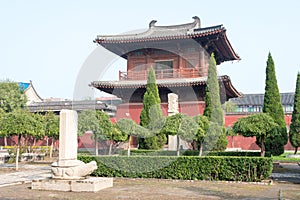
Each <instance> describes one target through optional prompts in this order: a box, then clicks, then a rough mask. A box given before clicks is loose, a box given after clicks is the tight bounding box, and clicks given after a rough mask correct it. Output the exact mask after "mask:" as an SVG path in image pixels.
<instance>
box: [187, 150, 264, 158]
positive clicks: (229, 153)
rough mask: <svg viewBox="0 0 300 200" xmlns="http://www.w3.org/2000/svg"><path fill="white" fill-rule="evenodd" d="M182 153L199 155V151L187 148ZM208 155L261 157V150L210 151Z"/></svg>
mask: <svg viewBox="0 0 300 200" xmlns="http://www.w3.org/2000/svg"><path fill="white" fill-rule="evenodd" d="M182 155H184V156H198V155H199V151H195V150H187V151H184V152H183V154H182ZM207 156H236V157H240V156H243V157H245V156H247V157H260V152H257V151H211V152H208V154H207Z"/></svg>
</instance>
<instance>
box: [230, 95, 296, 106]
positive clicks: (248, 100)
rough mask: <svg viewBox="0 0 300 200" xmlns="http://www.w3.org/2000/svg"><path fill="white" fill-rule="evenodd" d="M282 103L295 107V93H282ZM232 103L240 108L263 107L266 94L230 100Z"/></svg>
mask: <svg viewBox="0 0 300 200" xmlns="http://www.w3.org/2000/svg"><path fill="white" fill-rule="evenodd" d="M280 96H281V103H282V105H293V104H294V93H292V92H289V93H281V94H280ZM230 101H231V102H233V103H235V104H237V105H238V106H244V105H245V106H248V105H256V106H263V104H264V94H244V95H243V96H242V97H240V98H233V99H230Z"/></svg>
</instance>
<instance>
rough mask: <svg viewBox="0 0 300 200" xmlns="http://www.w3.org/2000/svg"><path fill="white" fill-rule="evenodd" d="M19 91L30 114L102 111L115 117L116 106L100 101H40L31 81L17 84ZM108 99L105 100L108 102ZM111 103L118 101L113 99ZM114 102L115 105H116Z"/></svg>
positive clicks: (53, 99)
mask: <svg viewBox="0 0 300 200" xmlns="http://www.w3.org/2000/svg"><path fill="white" fill-rule="evenodd" d="M18 84H19V86H20V89H23V90H24V91H25V95H26V97H27V103H26V104H27V107H28V109H29V111H31V112H38V113H45V112H48V111H51V112H54V113H57V114H58V113H59V112H60V111H61V110H62V109H73V110H77V111H81V110H103V111H104V112H106V113H107V114H108V115H109V116H110V117H115V114H116V106H114V105H113V104H106V103H105V102H102V101H100V100H82V101H72V100H67V99H62V98H49V99H42V98H41V97H40V96H39V95H38V93H37V92H36V90H35V88H34V87H33V84H32V81H30V82H29V83H24V82H19V83H18ZM108 100H109V99H106V101H108ZM112 101H114V102H115V101H116V102H117V101H118V100H117V99H113V100H112ZM116 102H115V104H117V103H116Z"/></svg>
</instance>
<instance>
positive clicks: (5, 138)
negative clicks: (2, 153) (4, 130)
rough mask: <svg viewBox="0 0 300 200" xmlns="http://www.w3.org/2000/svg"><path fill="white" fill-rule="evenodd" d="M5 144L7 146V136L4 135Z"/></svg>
mask: <svg viewBox="0 0 300 200" xmlns="http://www.w3.org/2000/svg"><path fill="white" fill-rule="evenodd" d="M4 146H7V137H6V136H5V137H4Z"/></svg>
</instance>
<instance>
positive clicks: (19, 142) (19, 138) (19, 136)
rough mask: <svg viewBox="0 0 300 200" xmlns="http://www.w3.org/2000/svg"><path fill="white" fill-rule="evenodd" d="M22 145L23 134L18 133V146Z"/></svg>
mask: <svg viewBox="0 0 300 200" xmlns="http://www.w3.org/2000/svg"><path fill="white" fill-rule="evenodd" d="M20 145H21V134H19V135H18V146H20Z"/></svg>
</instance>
